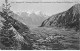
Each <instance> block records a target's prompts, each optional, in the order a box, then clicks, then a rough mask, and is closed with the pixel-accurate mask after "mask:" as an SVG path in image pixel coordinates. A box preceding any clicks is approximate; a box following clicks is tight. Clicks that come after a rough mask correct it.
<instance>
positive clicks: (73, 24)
mask: <svg viewBox="0 0 80 51" xmlns="http://www.w3.org/2000/svg"><path fill="white" fill-rule="evenodd" d="M79 22H80V4H75V5H74V6H72V7H71V8H70V9H68V10H67V11H64V12H61V13H58V14H55V15H52V16H51V17H50V18H48V19H46V20H45V21H43V22H42V25H41V27H54V26H57V27H65V28H75V29H79Z"/></svg>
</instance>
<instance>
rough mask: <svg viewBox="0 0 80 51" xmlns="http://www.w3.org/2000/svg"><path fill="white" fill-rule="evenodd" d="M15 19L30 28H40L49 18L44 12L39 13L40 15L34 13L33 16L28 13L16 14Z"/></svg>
mask: <svg viewBox="0 0 80 51" xmlns="http://www.w3.org/2000/svg"><path fill="white" fill-rule="evenodd" d="M14 18H15V19H17V20H19V21H21V22H23V23H25V24H26V25H29V26H39V25H41V23H42V22H43V21H44V20H46V19H47V18H48V16H47V15H45V14H43V13H42V12H39V14H36V13H34V12H33V13H31V14H29V13H27V12H17V13H16V14H14Z"/></svg>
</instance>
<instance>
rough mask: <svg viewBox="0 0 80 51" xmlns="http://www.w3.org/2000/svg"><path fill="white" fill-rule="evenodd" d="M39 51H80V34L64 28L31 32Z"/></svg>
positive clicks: (37, 29)
mask: <svg viewBox="0 0 80 51" xmlns="http://www.w3.org/2000/svg"><path fill="white" fill-rule="evenodd" d="M31 31H32V32H31V34H32V35H33V36H32V38H33V39H34V43H33V48H34V49H37V50H42V49H43V50H63V49H64V50H67V49H68V50H79V49H80V32H76V31H74V30H66V29H63V28H45V27H41V28H40V27H39V28H34V29H32V30H31Z"/></svg>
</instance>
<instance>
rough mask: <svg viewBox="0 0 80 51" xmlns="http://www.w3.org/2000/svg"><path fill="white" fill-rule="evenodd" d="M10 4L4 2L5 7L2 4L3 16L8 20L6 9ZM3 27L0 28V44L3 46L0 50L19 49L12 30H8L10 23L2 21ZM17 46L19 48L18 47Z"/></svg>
mask: <svg viewBox="0 0 80 51" xmlns="http://www.w3.org/2000/svg"><path fill="white" fill-rule="evenodd" d="M9 5H10V4H8V2H7V0H5V5H4V4H3V9H2V10H3V11H2V13H3V15H4V18H5V19H8V14H9V11H10V10H9V8H10V7H8V6H9ZM2 23H3V26H2V27H1V30H0V43H1V44H2V45H4V47H2V49H19V47H20V44H19V42H18V41H17V40H16V39H15V37H14V36H15V35H16V34H15V33H14V31H13V30H11V29H10V28H11V27H12V25H11V24H10V23H11V22H10V21H8V20H4V21H2ZM18 46H19V47H18Z"/></svg>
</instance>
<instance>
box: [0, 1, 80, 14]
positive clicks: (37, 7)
mask: <svg viewBox="0 0 80 51" xmlns="http://www.w3.org/2000/svg"><path fill="white" fill-rule="evenodd" d="M66 1H67V2H78V3H79V2H80V1H79V0H9V3H11V10H12V11H14V12H29V13H31V12H36V13H38V12H40V11H41V12H42V13H44V14H47V15H53V14H57V13H60V12H63V11H66V10H68V9H69V8H70V7H72V6H73V5H74V4H76V3H15V2H66ZM12 2H14V3H12ZM2 3H4V0H0V6H1V5H2Z"/></svg>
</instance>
